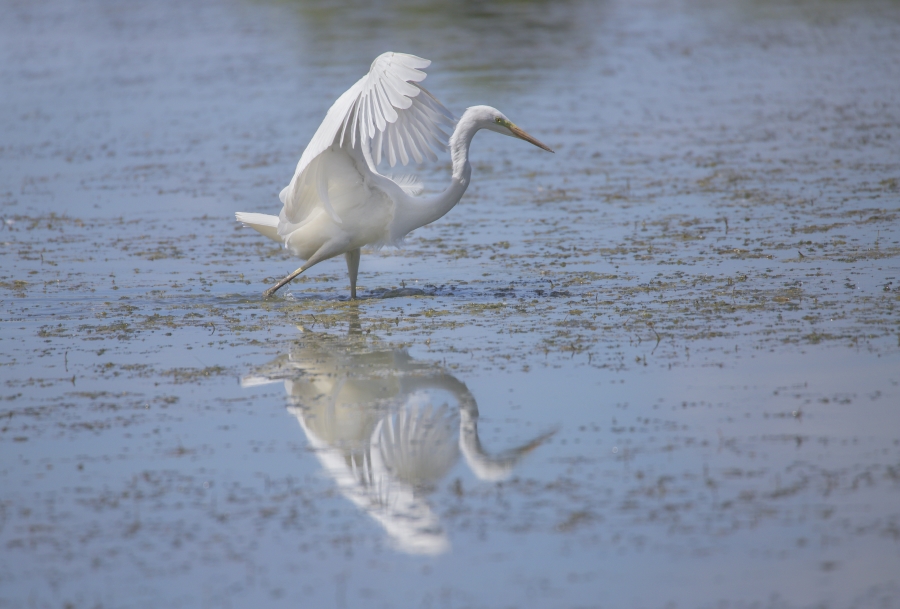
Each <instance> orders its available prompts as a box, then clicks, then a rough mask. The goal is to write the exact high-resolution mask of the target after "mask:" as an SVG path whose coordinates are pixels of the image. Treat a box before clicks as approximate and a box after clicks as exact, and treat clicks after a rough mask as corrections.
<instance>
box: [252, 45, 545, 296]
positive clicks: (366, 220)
mask: <svg viewBox="0 0 900 609" xmlns="http://www.w3.org/2000/svg"><path fill="white" fill-rule="evenodd" d="M429 63H430V62H429V61H427V60H425V59H421V58H419V57H415V56H412V55H404V54H401V53H385V54H383V55H380V56H379V57H378V58H377V59H375V61H374V62H373V63H372V66H371V68H370V70H369V73H368V74H367V75H366V76H364V77H363V78H361V79H360V80H359V81H358V82H357V83H356V84H355V85H353V87H351V88H350V89H349V90H348V91H347V92H346V93H344V94H343V95H342V96H341V97H340V98H338V100H337V101H336V102H335V103H334V105H333V106H332V107H331V109H330V110H329V111H328V114H327V116H326V117H325V120H324V121H323V123H322V125H321V126H320V127H319V129H318V131H316V133H315V135H314V136H313V138H312V140H311V141H310V143H309V146H307V148H306V150H305V151H304V152H303V155H302V156H301V157H300V162H299V163H298V164H297V170H296V172H295V173H294V177H293V179H292V180H291V182H290V184H288V186H287V187H286V188H285V189H284V190H282V192H281V195H280V197H281V201H282V203H283V204H284V207H283V208H282V211H281V214H280V215H279V216H270V215H267V214H258V213H244V212H238V213H237V214H235V216H236V218H237V220H238V221H240V222H243V223H244V224H245V225H247V226H250V227H252V228H254V229H256V230H257V231H259V232H260V233H261V234H263V235H265V236H266V237H269V238H271V239H273V240H275V241H278V242H279V243H282V244H283V245H284V246H285V248H287V249H288V250H289V251H290V252H291V253H292V254H293V255H295V256H297V257H298V258H301V259H303V260H306V264H304V265H303V266H302V267H300V268H299V269H297V270H296V271H295V272H293V273H291V274H290V275H288V276H287V277H285V278H284V279H283V280H282V281H280V282H279V283H277V284H276V285H274V286H273V287H271V288H269V289H268V290H266V291H265V293H264V294H265V295H266V296H271V295H272V294H274V293H275V291H276V290H278V289H279V288H280V287H282V286H283V285H285V284H286V283H288V282H289V281H291V280H292V279H293V278H294V277H296V276H297V275H299V274H300V273H302V272H303V271H305V270H306V269H308V268H310V267H311V266H313V265H315V264H318V263H319V262H321V261H323V260H327V259H329V258H333V257H335V256H337V255H339V254H345V255H346V257H347V269H348V272H349V275H350V293H351V298H356V276H357V272H358V269H359V257H360V248H361V247H363V246H365V245H373V244H374V245H395V244H398V243H399V242H400V241H401V240H402V239H403V238H404V237H405V236H406V235H407V234H408V233H410V232H411V231H413V230H415V229H416V228H419V227H420V226H424V225H426V224H429V223H431V222H434V221H435V220H437V219H438V218H440V217H442V216H443V215H444V214H446V213H447V212H448V211H450V210H451V209H452V208H453V207H454V206H455V205H456V204H457V203H458V202H459V200H460V199H461V198H462V196H463V194H464V193H465V191H466V188H467V187H468V185H469V181H470V178H471V175H472V168H471V166H470V165H469V161H468V155H469V144H470V143H471V142H472V138H473V137H474V136H475V133H476V132H477V131H479V130H480V129H490V130H492V131H497V132H499V133H503V134H505V135H512V136H514V137H519V138H521V139H524V140H526V141H529V142H531V143H533V144H535V145H536V146H539V147H541V148H544V149H545V150H550V149H549V148H547V147H546V146H545V145H543V144H541V143H540V142H538V141H537V140H535V139H534V138H532V137H531V136H529V135H528V134H527V133H525V132H524V131H522V130H521V129H519V128H518V127H516V126H515V125H514V124H512V123H511V122H510V121H509V120H508V119H507V118H506V117H505V116H504V115H503V114H502V113H500V112H499V111H498V110H496V109H494V108H490V107H488V106H474V107H472V108H469V109H468V110H466V112H465V113H464V114H463V115H462V117H461V118H460V119H459V120H458V121H454V119H453V116H452V115H451V114H450V112H449V111H447V109H446V108H444V106H442V105H441V103H440V102H439V101H437V99H435V98H434V97H433V96H432V95H431V94H430V93H429V92H428V91H426V90H425V89H424V88H422V87H421V86H419V85H417V84H416V83H417V82H420V81H421V80H423V79H424V78H425V73H424V72H421V71H420V69H421V68H425V67H427V66H428V65H429ZM454 123H455V128H454V129H453V133H452V135H450V136H449V137H448V135H447V134H446V133H445V131H444V128H449V127H451V126H454ZM447 147H449V149H450V156H451V159H452V163H453V174H452V176H451V182H450V185H449V186H448V187H447V188H446V189H445V190H444V191H443V192H441V193H439V194H437V195H433V196H430V197H426V196H421V192H422V187H421V185H420V184H419V182H418V181H417V180H416V179H415V178H412V177H409V176H400V177H397V176H391V177H389V176H386V175H383V174H382V173H380V172H379V171H378V169H377V167H378V165H379V164H380V163H381V161H382V159H385V160H386V161H387V162H388V163H389V164H390V166H391V167H393V166H395V165H396V164H397V162H400V163H401V164H403V165H406V164H407V163H409V162H410V161H416V162H422V161H423V160H425V159H426V158H428V159H432V160H435V159H436V158H437V157H436V155H435V153H434V149H436V150H438V151H441V150H445V149H446V148H447Z"/></svg>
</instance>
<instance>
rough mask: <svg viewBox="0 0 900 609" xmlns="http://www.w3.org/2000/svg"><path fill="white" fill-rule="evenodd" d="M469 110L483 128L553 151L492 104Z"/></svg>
mask: <svg viewBox="0 0 900 609" xmlns="http://www.w3.org/2000/svg"><path fill="white" fill-rule="evenodd" d="M468 112H472V113H473V114H474V118H475V120H477V121H478V123H479V125H480V127H481V128H482V129H489V130H490V131H496V132H497V133H501V134H503V135H508V136H510V137H516V138H519V139H520V140H525V141H526V142H529V143H531V144H534V145H535V146H537V147H538V148H543V149H544V150H546V151H547V152H553V150H552V149H551V148H550V147H549V146H547V145H546V144H544V143H542V142H540V141H538V140H537V139H535V138H534V137H532V136H530V135H528V134H527V133H526V132H525V131H524V130H523V129H522V128H521V127H519V126H518V125H516V124H515V123H513V122H512V121H511V120H509V119H508V118H506V115H505V114H503V113H502V112H500V111H499V110H497V109H496V108H491V107H490V106H475V107H473V108H469V110H468Z"/></svg>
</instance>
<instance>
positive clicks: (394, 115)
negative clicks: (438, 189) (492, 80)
mask: <svg viewBox="0 0 900 609" xmlns="http://www.w3.org/2000/svg"><path fill="white" fill-rule="evenodd" d="M430 63H431V62H430V61H428V60H427V59H422V58H420V57H416V56H414V55H405V54H403V53H384V54H383V55H380V56H378V57H377V58H376V59H375V61H374V62H372V66H371V67H370V68H369V73H368V74H366V75H365V76H363V77H362V78H361V79H359V81H357V83H356V84H355V85H353V86H352V87H350V89H348V90H347V91H346V92H345V93H344V94H343V95H341V96H340V97H339V98H338V100H337V101H336V102H335V103H334V105H332V106H331V109H329V110H328V114H327V115H326V116H325V120H324V121H322V124H321V125H320V126H319V129H318V130H317V131H316V133H315V135H313V137H312V140H311V141H310V142H309V145H308V146H307V147H306V150H304V151H303V155H302V156H301V157H300V162H299V163H297V170H296V171H295V172H294V177H293V179H292V180H291V182H290V184H288V185H287V187H285V189H284V190H282V191H281V195H280V197H281V202H282V203H284V210H283V211H282V217H281V221H282V223H284V222H287V223H290V224H292V225H294V227H293V229H292V230H296V228H297V226H296V225H299V224H301V223H303V222H304V220H306V219H307V218H308V217H309V216H310V214H311V213H312V211H313V210H314V209H316V208H317V206H318V205H321V208H322V209H323V210H324V211H325V212H326V213H328V215H329V216H331V219H332V220H334V221H335V222H336V223H338V224H340V223H341V220H340V217H341V211H340V210H339V209H338V205H336V204H335V203H334V202H333V201H331V198H332V197H334V193H332V191H331V188H330V187H331V186H332V185H334V184H338V183H342V182H343V180H349V182H350V183H354V182H358V181H360V179H361V177H362V176H361V175H359V172H358V171H357V172H356V175H353V174H352V173H348V170H349V169H350V167H348V166H346V165H347V164H350V165H352V163H351V159H350V158H349V155H347V152H346V151H347V150H349V149H350V148H357V146H359V149H361V150H362V153H363V156H364V157H365V158H366V160H367V163H368V164H369V165H370V166H372V167H373V168H374V166H375V165H378V164H379V163H380V162H381V158H382V156H384V157H385V158H387V160H388V162H389V163H390V165H391V167H393V166H394V165H396V163H397V162H398V161H399V162H400V163H402V164H403V165H406V164H407V163H409V161H410V159H413V160H415V161H416V162H417V163H421V162H422V161H423V160H424V159H425V158H426V157H427V158H429V159H431V160H436V158H437V157H436V156H435V154H434V150H444V149H446V147H447V140H448V135H447V133H446V132H445V131H444V130H443V127H450V126H452V125H453V123H454V119H453V115H451V114H450V112H449V111H448V110H447V109H446V108H445V107H444V106H443V105H441V103H440V102H439V101H438V100H437V99H435V98H434V97H433V96H432V95H431V94H430V93H429V92H428V91H426V90H425V89H424V88H422V87H420V86H419V85H417V84H416V83H417V82H420V81H422V80H424V79H425V73H424V72H422V71H421V69H423V68H426V67H428V65H429V64H430ZM328 150H331V151H333V154H341V155H343V156H345V157H347V158H346V162H345V164H342V163H340V162H337V161H336V160H335V159H334V158H324V159H323V158H322V157H323V153H325V152H326V151H328ZM339 150H340V151H341V152H338V151H339ZM356 194H357V195H358V193H356ZM279 233H280V234H282V235H285V234H287V233H286V231H285V230H279Z"/></svg>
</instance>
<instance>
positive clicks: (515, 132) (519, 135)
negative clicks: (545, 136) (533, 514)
mask: <svg viewBox="0 0 900 609" xmlns="http://www.w3.org/2000/svg"><path fill="white" fill-rule="evenodd" d="M509 130H510V131H512V134H513V135H514V136H516V137H517V138H519V139H521V140H525V141H526V142H529V143H531V144H534V145H535V146H537V147H538V148H543V149H544V150H546V151H547V152H553V150H552V149H551V148H550V147H549V146H547V145H546V144H543V143H541V142H539V141H538V140H536V139H535V138H533V137H531V136H530V135H528V134H527V133H525V132H524V131H522V129H520V128H519V127H517V126H516V125H513V124H512V123H510V124H509Z"/></svg>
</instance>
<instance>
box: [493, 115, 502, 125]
mask: <svg viewBox="0 0 900 609" xmlns="http://www.w3.org/2000/svg"><path fill="white" fill-rule="evenodd" d="M494 122H495V123H497V124H498V125H502V124H503V119H502V118H500V117H499V116H498V117H497V118H495V119H494Z"/></svg>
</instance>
